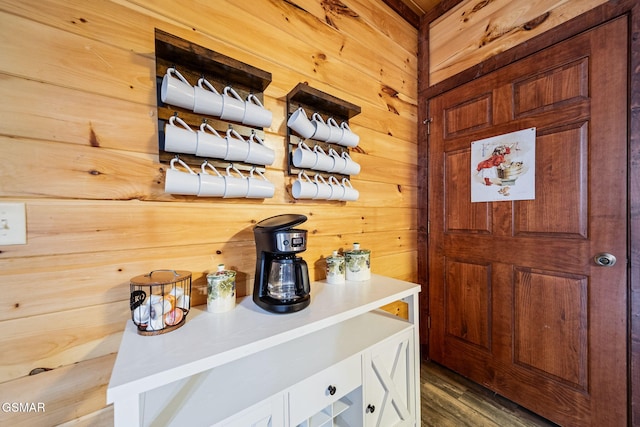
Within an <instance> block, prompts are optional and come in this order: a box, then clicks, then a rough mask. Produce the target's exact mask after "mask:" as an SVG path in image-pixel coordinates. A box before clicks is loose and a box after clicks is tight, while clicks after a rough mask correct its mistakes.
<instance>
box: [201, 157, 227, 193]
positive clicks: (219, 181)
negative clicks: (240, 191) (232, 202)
mask: <svg viewBox="0 0 640 427" xmlns="http://www.w3.org/2000/svg"><path fill="white" fill-rule="evenodd" d="M206 167H209V169H211V170H212V171H213V172H214V175H211V174H209V173H208V172H207V170H206ZM200 169H201V173H200V174H199V177H200V190H199V191H198V196H200V197H222V196H224V189H225V182H224V177H223V176H222V175H221V174H220V172H218V170H217V169H216V168H215V167H214V166H213V165H212V164H211V163H208V162H207V161H205V162H204V163H202V166H201V167H200Z"/></svg>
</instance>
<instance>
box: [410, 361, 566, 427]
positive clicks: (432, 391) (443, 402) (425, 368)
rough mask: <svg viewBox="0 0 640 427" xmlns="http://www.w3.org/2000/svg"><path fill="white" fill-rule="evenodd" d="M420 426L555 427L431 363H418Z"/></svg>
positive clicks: (479, 386)
mask: <svg viewBox="0 0 640 427" xmlns="http://www.w3.org/2000/svg"><path fill="white" fill-rule="evenodd" d="M420 389H421V392H422V396H421V398H422V408H421V412H422V413H421V417H422V427H432V426H433V427H511V426H514V427H534V426H544V427H555V426H556V424H554V423H552V422H550V421H548V420H546V419H544V418H541V417H539V416H537V415H535V414H533V413H532V412H529V411H527V410H526V409H524V408H522V407H521V406H519V405H517V404H515V403H513V402H511V401H509V400H507V399H505V398H504V397H501V396H499V395H497V394H495V393H493V392H492V391H490V390H488V389H486V388H484V387H482V386H481V385H479V384H476V383H473V382H471V381H469V380H467V379H466V378H464V377H462V376H460V375H458V374H456V373H455V372H453V371H451V370H449V369H446V368H444V367H443V366H440V365H438V364H435V363H432V362H424V361H423V362H422V364H421V369H420Z"/></svg>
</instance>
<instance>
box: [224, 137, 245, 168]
mask: <svg viewBox="0 0 640 427" xmlns="http://www.w3.org/2000/svg"><path fill="white" fill-rule="evenodd" d="M225 139H226V140H227V153H226V154H225V156H224V159H225V160H228V161H230V162H244V160H245V159H246V158H247V155H248V154H249V142H248V141H247V140H245V139H244V138H243V137H242V135H240V134H239V133H238V132H236V130H235V129H228V130H227V136H226V138H225Z"/></svg>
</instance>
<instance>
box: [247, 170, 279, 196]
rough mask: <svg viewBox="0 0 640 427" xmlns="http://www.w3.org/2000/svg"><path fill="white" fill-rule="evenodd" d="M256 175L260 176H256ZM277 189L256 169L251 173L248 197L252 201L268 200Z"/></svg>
mask: <svg viewBox="0 0 640 427" xmlns="http://www.w3.org/2000/svg"><path fill="white" fill-rule="evenodd" d="M254 174H256V175H258V176H254ZM275 190H276V187H275V185H273V183H272V182H271V181H269V180H268V179H267V177H266V176H264V174H263V173H262V172H260V171H259V170H257V169H256V168H251V172H249V185H248V189H247V197H248V198H250V199H267V198H270V197H273V195H274V194H275Z"/></svg>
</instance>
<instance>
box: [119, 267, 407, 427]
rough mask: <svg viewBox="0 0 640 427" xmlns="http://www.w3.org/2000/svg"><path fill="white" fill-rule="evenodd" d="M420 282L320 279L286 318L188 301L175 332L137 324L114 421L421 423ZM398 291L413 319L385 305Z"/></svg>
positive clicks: (128, 343)
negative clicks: (146, 331)
mask: <svg viewBox="0 0 640 427" xmlns="http://www.w3.org/2000/svg"><path fill="white" fill-rule="evenodd" d="M419 290H420V288H419V286H418V285H415V284H412V283H407V282H403V281H399V280H395V279H390V278H385V277H382V276H377V275H373V277H372V279H371V280H370V281H367V282H353V283H350V282H347V283H346V284H344V285H327V284H326V283H324V282H314V283H312V285H311V292H312V301H311V304H310V305H309V307H307V308H306V309H305V310H302V311H300V312H297V313H292V314H287V315H280V314H272V313H267V312H265V311H263V310H261V309H259V308H258V307H256V306H255V305H254V304H253V302H252V301H251V298H250V297H249V298H244V299H243V300H241V301H240V302H239V304H238V305H237V306H236V308H235V309H234V310H232V311H230V312H227V313H221V314H216V315H213V314H211V313H207V312H206V308H205V309H201V308H198V307H195V308H192V310H191V312H190V313H189V321H188V323H187V324H186V325H185V326H183V327H182V328H180V329H178V330H175V331H172V332H171V333H168V334H163V335H158V336H151V337H143V336H140V335H137V334H136V332H135V328H134V326H133V324H132V323H131V322H129V323H128V324H127V328H126V330H125V333H124V335H123V339H122V344H121V347H120V352H119V353H118V357H117V360H116V364H115V366H114V370H113V373H112V377H111V381H110V383H109V388H108V390H107V400H108V402H109V403H111V402H113V403H114V421H115V424H116V425H117V426H138V425H139V426H152V425H153V426H185V425H194V426H195V425H198V426H200V425H202V426H216V427H222V426H224V427H247V426H256V427H297V426H300V427H311V426H322V427H329V426H341V427H346V426H350V427H355V426H363V425H378V426H385V427H387V426H395V425H403V426H404V425H417V424H419V420H420V415H419V411H420V406H419V380H418V378H419V368H418V363H419V357H418V351H417V347H418V346H417V345H416V342H417V337H418V329H417V326H418V325H417V321H418V318H417V296H418V292H419ZM399 299H403V300H405V301H407V302H408V303H409V313H410V316H409V317H410V318H409V321H406V320H404V319H400V318H398V317H395V316H392V315H390V314H388V313H386V312H382V311H380V310H377V308H379V307H381V306H383V305H385V304H388V303H390V302H393V301H396V300H399ZM368 405H371V407H375V410H374V411H373V412H371V411H369V412H368V413H365V412H366V411H365V409H366V408H367V406H368ZM416 420H418V422H417V423H416Z"/></svg>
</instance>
